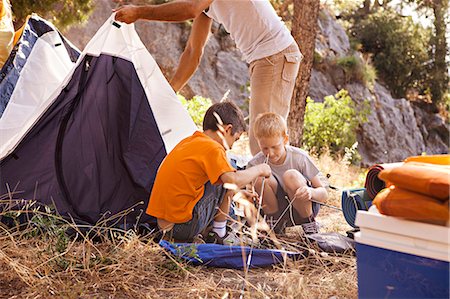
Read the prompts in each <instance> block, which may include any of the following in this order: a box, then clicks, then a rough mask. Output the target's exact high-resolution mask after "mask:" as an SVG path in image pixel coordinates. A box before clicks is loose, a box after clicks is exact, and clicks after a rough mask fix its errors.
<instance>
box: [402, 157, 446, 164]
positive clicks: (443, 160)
mask: <svg viewBox="0 0 450 299" xmlns="http://www.w3.org/2000/svg"><path fill="white" fill-rule="evenodd" d="M405 162H422V163H430V164H439V165H450V155H431V156H414V157H409V158H406V159H405Z"/></svg>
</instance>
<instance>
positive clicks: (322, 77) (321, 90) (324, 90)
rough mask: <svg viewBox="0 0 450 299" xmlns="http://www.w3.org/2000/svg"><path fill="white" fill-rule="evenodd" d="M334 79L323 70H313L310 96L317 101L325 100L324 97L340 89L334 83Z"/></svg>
mask: <svg viewBox="0 0 450 299" xmlns="http://www.w3.org/2000/svg"><path fill="white" fill-rule="evenodd" d="M332 82H333V80H332V79H331V78H330V77H329V76H328V75H326V74H324V73H323V72H320V71H317V70H315V69H313V70H312V72H311V79H310V88H309V96H310V97H311V99H313V100H314V101H315V102H323V98H324V97H326V96H329V95H334V94H336V93H337V92H338V91H339V90H338V89H337V88H336V86H334V84H333V83H332Z"/></svg>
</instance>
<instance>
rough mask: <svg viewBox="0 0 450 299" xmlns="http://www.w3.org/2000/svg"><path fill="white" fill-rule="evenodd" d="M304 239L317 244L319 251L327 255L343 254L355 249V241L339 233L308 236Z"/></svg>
mask: <svg viewBox="0 0 450 299" xmlns="http://www.w3.org/2000/svg"><path fill="white" fill-rule="evenodd" d="M305 237H306V238H307V239H308V240H309V241H310V242H314V243H317V246H319V248H320V249H322V250H323V251H325V252H329V253H344V252H348V251H353V250H354V249H355V241H353V240H352V239H350V238H348V237H346V236H343V235H341V234H339V233H335V232H332V233H319V234H309V235H305Z"/></svg>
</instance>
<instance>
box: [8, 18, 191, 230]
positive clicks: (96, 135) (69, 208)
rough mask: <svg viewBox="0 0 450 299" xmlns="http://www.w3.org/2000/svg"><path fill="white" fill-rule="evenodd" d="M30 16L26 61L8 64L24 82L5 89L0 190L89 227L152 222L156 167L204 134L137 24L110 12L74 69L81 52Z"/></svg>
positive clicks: (10, 74)
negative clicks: (117, 18) (184, 142)
mask: <svg viewBox="0 0 450 299" xmlns="http://www.w3.org/2000/svg"><path fill="white" fill-rule="evenodd" d="M29 22H31V23H29V25H30V26H29V30H28V31H27V30H25V31H24V35H23V38H27V36H29V38H30V39H31V40H34V41H35V44H34V47H32V48H31V49H30V50H29V52H30V53H29V55H28V56H26V57H23V56H22V55H21V58H20V59H23V60H25V63H24V67H22V70H20V69H19V70H13V71H11V70H9V68H15V66H12V65H11V64H10V63H12V62H11V61H10V60H13V59H14V58H11V57H12V56H13V54H14V53H13V54H12V56H11V57H10V60H9V61H8V62H7V64H6V65H5V67H4V68H3V69H2V74H9V75H8V76H10V77H16V78H17V80H16V83H15V86H12V87H9V86H10V83H7V84H8V87H4V86H3V85H0V90H1V94H2V98H3V97H4V98H5V99H8V95H6V93H5V94H4V92H5V90H8V92H9V90H13V91H12V93H11V96H9V101H8V102H7V101H5V100H4V99H2V102H4V103H6V102H7V103H6V105H5V107H6V109H5V110H4V112H3V115H2V117H1V119H0V139H1V142H0V194H6V193H8V192H9V190H12V189H15V190H16V191H19V192H20V193H19V195H18V196H19V197H20V198H24V199H27V200H28V199H35V200H36V201H38V202H40V203H43V204H45V205H54V206H55V208H56V209H57V211H58V212H59V213H60V214H61V215H63V216H67V217H70V218H71V219H73V220H75V222H77V223H80V224H90V225H94V224H96V223H98V222H99V221H101V220H103V219H108V218H110V217H111V216H112V215H116V216H114V217H115V218H114V217H112V218H111V219H110V222H108V225H111V224H119V225H125V226H127V225H135V224H137V223H142V222H148V221H151V217H150V216H148V215H146V214H145V212H144V211H145V208H146V206H147V204H148V199H149V194H150V191H151V188H152V185H153V181H154V178H155V175H156V171H157V169H158V167H159V165H160V163H161V162H162V160H163V159H164V157H165V156H166V154H167V153H168V152H169V151H170V150H171V149H172V148H173V147H174V146H175V145H176V144H177V143H178V142H179V141H180V140H181V139H183V138H184V137H187V136H189V135H191V134H192V133H193V132H194V131H195V130H196V126H195V124H194V123H193V121H192V119H191V118H190V117H189V115H188V113H187V111H186V110H185V109H184V108H183V106H182V105H181V103H180V102H179V100H178V99H177V97H176V95H175V93H174V91H173V90H172V88H171V87H170V85H169V84H168V82H167V81H166V79H165V78H164V76H163V74H162V73H161V70H160V69H159V67H158V65H157V64H156V62H155V60H154V59H153V58H152V56H151V55H150V53H149V52H148V51H147V50H146V48H145V46H144V45H143V43H142V42H141V40H140V39H139V37H138V35H137V33H136V31H135V29H134V25H126V24H118V23H116V22H114V19H113V17H110V18H109V19H108V20H107V21H106V22H105V24H104V25H103V26H102V27H101V28H100V29H99V30H98V32H97V33H96V35H95V36H94V37H93V38H92V40H91V41H90V42H89V43H88V45H87V46H86V48H85V50H84V51H83V53H81V55H80V56H79V58H78V60H77V62H76V64H75V65H73V66H70V65H71V64H73V61H74V60H73V58H74V57H75V56H76V55H75V54H76V53H75V52H76V50H75V48H74V47H72V46H70V44H69V43H68V42H67V41H66V40H65V39H64V38H63V37H62V36H61V35H60V34H59V33H57V31H55V30H53V31H52V30H50V28H48V27H51V26H50V25H49V24H48V23H47V22H45V21H43V20H42V19H39V18H37V17H34V18H31V19H30V21H29ZM40 26H42V27H45V28H46V29H44V30H41V31H39V29H40V28H41V27H40ZM38 27H39V29H37V28H38ZM36 32H40V33H36ZM44 32H45V33H44ZM22 45H23V44H22ZM19 49H20V46H18V47H16V48H15V49H14V50H13V52H14V51H16V50H19ZM38 50H39V51H40V52H39V55H38V54H37V53H38V52H37V51H38ZM24 52H26V51H24ZM55 53H57V54H55ZM16 56H17V55H16ZM15 59H19V58H17V57H16V58H15ZM12 64H14V63H12ZM56 64H58V66H57V67H55V68H53V67H54V65H56ZM62 65H64V67H63V66H62ZM66 66H67V67H68V69H66V68H65V67H66ZM5 68H6V69H5ZM63 69H64V70H63ZM65 73H66V74H67V75H66V74H65ZM12 74H15V75H12ZM2 76H3V75H2ZM25 77H26V78H25ZM3 81H4V80H3ZM3 81H2V82H1V83H0V84H3ZM43 81H44V82H43ZM57 81H59V82H57ZM56 83H58V84H56ZM55 85H56V86H55ZM3 95H4V96H3ZM123 211H127V212H126V213H124V212H123Z"/></svg>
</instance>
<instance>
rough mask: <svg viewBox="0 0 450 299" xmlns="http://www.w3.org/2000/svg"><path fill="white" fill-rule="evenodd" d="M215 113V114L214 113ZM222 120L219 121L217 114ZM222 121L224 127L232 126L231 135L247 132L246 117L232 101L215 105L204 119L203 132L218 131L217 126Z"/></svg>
mask: <svg viewBox="0 0 450 299" xmlns="http://www.w3.org/2000/svg"><path fill="white" fill-rule="evenodd" d="M214 112H215V113H214ZM216 113H217V115H218V116H219V118H220V120H218V119H217V117H216V115H215V114H216ZM220 121H221V122H222V124H223V125H232V126H233V127H232V129H231V133H232V134H235V133H242V132H245V131H247V124H246V123H245V120H244V115H243V114H242V111H241V110H240V109H239V107H238V106H237V105H236V104H235V103H233V102H230V101H224V102H220V103H216V104H213V105H212V106H211V107H209V109H208V110H207V111H206V113H205V117H204V118H203V131H206V130H213V131H217V130H218V129H219V127H218V126H217V125H218V124H219V123H220Z"/></svg>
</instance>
